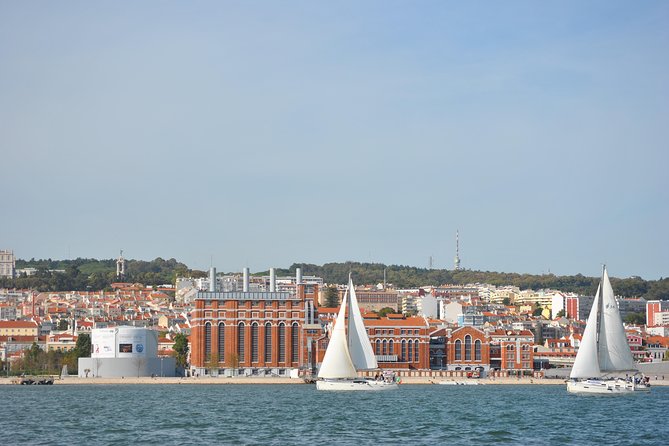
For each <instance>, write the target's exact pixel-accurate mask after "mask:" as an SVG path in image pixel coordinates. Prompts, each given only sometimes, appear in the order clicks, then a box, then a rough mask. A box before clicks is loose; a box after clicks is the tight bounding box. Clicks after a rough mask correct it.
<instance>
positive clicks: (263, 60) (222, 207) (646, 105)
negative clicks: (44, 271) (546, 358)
mask: <svg viewBox="0 0 669 446" xmlns="http://www.w3.org/2000/svg"><path fill="white" fill-rule="evenodd" d="M667 23H669V3H667V2H665V1H644V2H630V1H615V0H614V1H611V0H607V1H590V2H582V1H561V2H536V1H505V2H495V1H488V2H485V1H473V2H460V1H427V0H418V1H415V2H413V1H412V2H410V1H389V0H383V1H362V2H361V1H336V2H329V1H311V0H304V1H290V0H287V1H269V0H267V1H192V2H176V1H148V0H147V1H141V2H88V1H81V2H78V1H67V0H66V1H62V2H49V1H25V2H16V1H8V0H0V191H2V206H1V207H0V209H2V213H1V214H0V215H1V217H0V249H10V250H13V251H14V253H15V255H16V256H17V258H20V259H31V258H36V259H39V258H53V259H74V258H77V257H83V258H99V259H109V258H115V257H117V256H118V255H119V252H120V250H121V249H122V250H123V254H124V257H126V258H129V259H141V260H152V259H154V258H156V257H162V258H176V259H177V260H179V261H181V262H184V263H185V264H187V265H188V266H189V267H191V268H196V269H207V268H209V267H210V265H213V266H215V267H216V268H217V269H218V270H219V271H225V272H233V271H241V269H242V268H243V267H249V268H250V269H251V271H252V272H254V271H264V270H267V269H268V268H270V267H278V268H287V267H289V266H290V265H292V264H293V263H313V264H319V265H320V264H323V263H329V262H345V261H359V262H375V263H385V264H389V265H390V264H392V265H411V266H416V267H422V268H426V267H428V266H429V264H430V258H431V259H432V266H433V267H434V268H447V269H452V268H453V258H454V256H455V249H456V243H455V235H456V231H459V236H460V237H459V240H460V243H459V252H460V258H461V266H462V267H463V268H467V269H473V270H483V271H499V272H517V273H529V274H543V273H549V272H550V273H554V274H557V275H571V274H578V273H581V274H584V275H586V276H597V275H599V273H600V271H601V264H602V263H606V264H607V266H608V270H609V274H610V275H611V276H614V277H628V276H635V275H636V276H641V277H643V278H644V279H659V278H661V277H667V276H669V274H668V273H669V175H668V174H667V172H668V171H669V147H668V144H667V142H668V141H669V51H668V50H667V49H668V48H669V27H667V26H666V24H667Z"/></svg>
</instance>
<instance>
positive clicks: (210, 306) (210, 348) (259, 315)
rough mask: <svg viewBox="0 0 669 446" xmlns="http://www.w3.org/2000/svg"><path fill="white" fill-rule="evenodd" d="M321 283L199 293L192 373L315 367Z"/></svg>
mask: <svg viewBox="0 0 669 446" xmlns="http://www.w3.org/2000/svg"><path fill="white" fill-rule="evenodd" d="M317 297H318V285H316V284H313V285H304V284H299V285H297V286H296V287H295V290H294V291H293V292H291V291H267V292H266V291H251V292H244V291H233V292H199V293H198V295H197V298H196V299H195V310H194V311H193V314H192V318H191V357H190V363H191V372H192V373H194V374H199V375H205V374H219V373H223V374H239V373H242V374H246V375H256V374H257V375H265V374H277V375H285V374H287V373H288V371H289V370H293V369H299V368H302V369H313V367H315V356H314V354H313V352H314V347H315V341H316V339H317V338H318V337H319V336H321V332H322V330H321V326H320V324H316V323H315V318H316V310H315V306H314V302H315V300H316V299H317Z"/></svg>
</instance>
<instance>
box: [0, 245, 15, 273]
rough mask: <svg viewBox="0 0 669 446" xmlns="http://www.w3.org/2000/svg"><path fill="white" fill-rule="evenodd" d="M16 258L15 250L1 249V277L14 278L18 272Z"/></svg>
mask: <svg viewBox="0 0 669 446" xmlns="http://www.w3.org/2000/svg"><path fill="white" fill-rule="evenodd" d="M15 270H16V258H15V257H14V252H13V251H6V250H0V277H9V278H13V277H14V274H15V273H16V271H15Z"/></svg>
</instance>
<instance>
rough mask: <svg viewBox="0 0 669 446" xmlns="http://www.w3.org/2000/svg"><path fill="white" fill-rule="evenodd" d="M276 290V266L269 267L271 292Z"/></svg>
mask: <svg viewBox="0 0 669 446" xmlns="http://www.w3.org/2000/svg"><path fill="white" fill-rule="evenodd" d="M275 291H276V271H275V270H274V268H270V269H269V292H270V293H274V292H275Z"/></svg>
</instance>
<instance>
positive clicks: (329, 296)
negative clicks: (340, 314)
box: [325, 285, 339, 308]
mask: <svg viewBox="0 0 669 446" xmlns="http://www.w3.org/2000/svg"><path fill="white" fill-rule="evenodd" d="M338 305H339V291H337V287H336V286H334V285H330V286H328V287H327V288H325V306H326V307H328V308H336V307H337V306H338Z"/></svg>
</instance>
